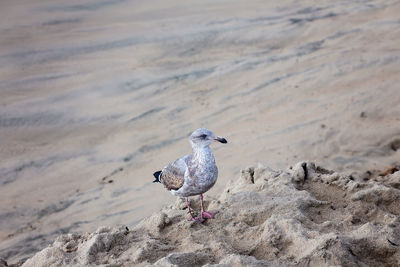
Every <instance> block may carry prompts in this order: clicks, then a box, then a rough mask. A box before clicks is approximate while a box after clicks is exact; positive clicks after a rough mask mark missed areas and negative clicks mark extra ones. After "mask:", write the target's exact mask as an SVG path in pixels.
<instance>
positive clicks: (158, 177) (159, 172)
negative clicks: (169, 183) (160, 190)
mask: <svg viewBox="0 0 400 267" xmlns="http://www.w3.org/2000/svg"><path fill="white" fill-rule="evenodd" d="M153 175H154V177H155V178H156V179H155V180H154V181H153V183H161V181H160V175H161V171H158V172H155V173H153Z"/></svg>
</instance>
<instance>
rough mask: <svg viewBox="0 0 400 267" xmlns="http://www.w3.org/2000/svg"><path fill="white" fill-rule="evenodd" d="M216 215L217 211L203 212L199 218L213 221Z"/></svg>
mask: <svg viewBox="0 0 400 267" xmlns="http://www.w3.org/2000/svg"><path fill="white" fill-rule="evenodd" d="M217 213H218V211H203V212H201V217H202V218H205V219H213V218H214V216H215V214H217Z"/></svg>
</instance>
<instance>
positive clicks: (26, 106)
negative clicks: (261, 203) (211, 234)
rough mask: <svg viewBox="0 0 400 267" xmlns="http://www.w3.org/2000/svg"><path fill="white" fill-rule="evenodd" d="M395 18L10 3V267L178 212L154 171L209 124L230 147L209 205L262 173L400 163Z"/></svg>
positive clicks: (364, 170) (164, 5)
mask: <svg viewBox="0 0 400 267" xmlns="http://www.w3.org/2000/svg"><path fill="white" fill-rule="evenodd" d="M398 14H400V4H399V2H398V1H390V0H388V1H383V0H373V1H365V2H364V1H318V2H316V1H309V0H305V1H301V2H299V1H290V0H283V1H279V2H276V1H267V2H266V1H218V2H215V1H177V0H175V1H169V0H168V1H151V2H150V1H136V0H135V1H133V0H118V1H108V0H104V1H97V0H96V1H94V0H84V1H81V0H79V1H78V0H73V1H68V2H54V1H50V0H29V1H28V0H17V1H14V0H4V1H2V2H1V8H0V21H1V23H0V34H1V38H0V62H1V64H0V140H1V142H0V158H1V161H0V184H1V186H0V218H1V219H0V258H4V259H5V260H7V262H9V263H14V262H18V261H20V260H22V261H23V260H26V259H27V258H29V257H31V256H32V255H33V254H34V253H36V252H37V251H39V250H41V249H43V248H45V247H46V246H47V245H48V244H51V243H52V242H53V241H54V239H55V238H56V237H57V236H59V235H60V234H66V233H77V234H83V233H85V232H94V231H95V230H96V229H98V228H99V227H100V226H105V227H111V228H113V227H115V226H116V225H119V224H121V225H126V226H128V228H129V229H131V228H132V229H133V227H135V226H136V225H137V224H138V223H139V222H140V221H141V220H142V219H144V218H147V217H148V216H150V215H151V214H152V213H153V212H156V211H158V210H160V208H161V207H163V206H165V205H169V204H172V203H174V201H175V200H176V199H175V197H173V196H171V195H170V194H169V193H168V192H166V191H165V189H163V188H162V187H161V186H159V185H154V184H152V183H151V181H152V179H153V178H152V175H151V174H152V173H153V172H154V171H156V170H159V169H160V168H162V167H163V166H165V165H166V164H167V163H168V162H170V161H172V160H174V159H176V158H178V157H181V156H182V155H185V154H187V153H189V152H190V146H189V143H188V140H187V137H188V135H189V133H190V132H192V131H193V130H194V129H197V128H199V127H207V128H209V129H211V130H212V131H213V132H214V133H215V134H217V135H219V136H223V137H225V138H226V139H227V140H228V141H229V144H228V145H227V146H213V149H214V151H215V157H216V161H217V165H218V166H219V178H218V181H217V183H216V185H215V187H214V188H213V189H212V190H210V191H209V192H208V193H207V195H206V196H207V197H216V196H218V195H220V194H221V193H222V192H223V190H224V188H225V186H226V184H227V182H228V181H229V180H231V179H232V178H233V177H236V176H237V173H238V172H239V171H240V169H243V168H245V167H246V166H251V165H253V164H256V163H258V162H260V163H262V164H265V165H267V166H271V168H273V169H277V170H278V169H285V168H286V167H287V166H288V165H292V164H293V163H295V162H298V161H299V160H303V159H307V160H311V161H313V162H316V164H318V165H320V166H324V167H325V168H328V169H332V170H335V171H340V172H343V173H346V174H348V175H350V174H354V175H355V176H356V175H359V176H362V175H365V176H368V175H369V174H368V171H373V170H384V169H385V168H387V167H388V166H394V165H395V164H398V162H399V158H400V154H399V153H400V152H399V151H400V149H399V148H400V94H399V90H400V89H399V84H400V75H399V61H400V56H399V55H400V51H399V43H400V27H399V15H398ZM154 196H156V197H154Z"/></svg>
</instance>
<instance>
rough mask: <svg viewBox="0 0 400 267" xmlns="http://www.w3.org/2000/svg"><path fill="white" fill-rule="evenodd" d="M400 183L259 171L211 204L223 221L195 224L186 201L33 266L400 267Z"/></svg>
mask: <svg viewBox="0 0 400 267" xmlns="http://www.w3.org/2000/svg"><path fill="white" fill-rule="evenodd" d="M398 181H399V172H395V173H393V174H388V175H387V176H386V178H385V179H382V180H379V181H374V180H368V181H362V180H360V181H357V180H355V179H354V178H352V177H351V176H349V175H346V174H340V173H336V172H333V171H330V170H326V169H324V168H322V167H320V166H316V165H315V164H314V163H312V162H299V163H298V164H296V165H294V167H292V168H289V169H288V170H287V171H274V170H271V169H270V168H268V167H262V166H257V167H250V168H246V169H245V170H243V171H241V173H240V176H239V178H238V179H235V181H234V182H233V181H232V182H230V183H228V185H227V186H226V188H225V190H224V191H223V193H222V194H221V195H220V196H219V198H218V199H212V200H210V199H206V202H205V203H206V206H207V205H208V206H209V207H208V208H210V209H217V210H219V211H220V213H218V215H217V216H216V218H215V219H212V220H207V221H205V222H204V223H202V224H200V223H196V222H193V221H188V214H187V210H185V209H184V205H183V204H184V201H183V200H177V202H176V203H175V204H174V205H170V206H168V207H165V208H164V209H163V210H162V211H160V212H157V213H155V214H153V215H152V216H150V217H148V218H147V219H145V220H143V221H142V222H141V223H139V224H138V225H137V226H136V227H133V228H132V229H131V230H129V231H128V230H127V229H126V227H123V226H121V227H117V228H107V227H102V228H99V229H98V230H97V231H95V232H94V233H88V234H83V235H78V234H67V235H63V236H60V237H59V238H57V239H56V240H55V242H54V243H53V244H52V245H50V246H49V247H48V248H46V249H44V250H42V251H40V252H39V253H37V254H36V255H35V256H33V257H32V258H31V259H29V260H28V261H26V262H25V264H24V266H59V265H64V266H65V265H78V266H86V265H98V264H104V265H118V266H132V265H138V266H148V265H151V264H152V265H155V266H202V265H206V266H303V265H307V266H399V265H400V219H399V218H400V217H399V216H400V208H399V207H400V190H399V189H398V184H399V182H398ZM192 202H193V207H195V208H199V203H198V199H197V198H193V199H192Z"/></svg>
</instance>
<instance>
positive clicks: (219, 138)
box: [214, 136, 228, 144]
mask: <svg viewBox="0 0 400 267" xmlns="http://www.w3.org/2000/svg"><path fill="white" fill-rule="evenodd" d="M214 140H215V141H218V142H221V143H223V144H226V143H228V141H226V139H225V138H223V137H219V136H217V137H215V138H214Z"/></svg>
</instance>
